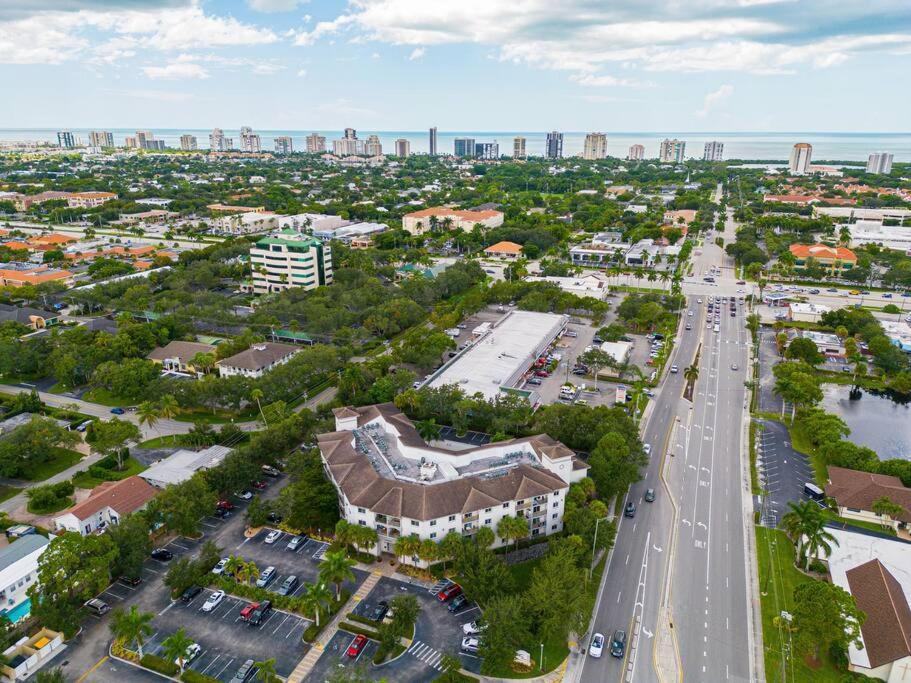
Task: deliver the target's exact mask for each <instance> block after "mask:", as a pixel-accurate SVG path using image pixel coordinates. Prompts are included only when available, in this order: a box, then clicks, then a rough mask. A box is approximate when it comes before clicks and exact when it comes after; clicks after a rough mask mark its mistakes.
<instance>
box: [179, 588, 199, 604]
mask: <svg viewBox="0 0 911 683" xmlns="http://www.w3.org/2000/svg"><path fill="white" fill-rule="evenodd" d="M201 592H202V586H190V587H189V588H187V589H186V590H185V591H184V592H183V593H181V595H180V599H181V601H183V602H193V598H195V597H196V596H197V595H199V594H200V593H201Z"/></svg>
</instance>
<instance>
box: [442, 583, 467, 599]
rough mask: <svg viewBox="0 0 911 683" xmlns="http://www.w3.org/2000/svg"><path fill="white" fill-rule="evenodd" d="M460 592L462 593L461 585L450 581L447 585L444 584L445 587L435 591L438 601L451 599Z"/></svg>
mask: <svg viewBox="0 0 911 683" xmlns="http://www.w3.org/2000/svg"><path fill="white" fill-rule="evenodd" d="M461 594H462V587H461V586H460V585H459V584H457V583H451V584H449V585H448V586H446V587H445V588H443V589H442V590H440V592H439V593H437V599H438V600H439V601H440V602H448V601H449V600H452V599H453V598H454V597H455V596H457V595H461Z"/></svg>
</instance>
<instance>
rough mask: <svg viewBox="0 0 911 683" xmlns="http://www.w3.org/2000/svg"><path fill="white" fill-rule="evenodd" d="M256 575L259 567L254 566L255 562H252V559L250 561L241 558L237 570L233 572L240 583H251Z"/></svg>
mask: <svg viewBox="0 0 911 683" xmlns="http://www.w3.org/2000/svg"><path fill="white" fill-rule="evenodd" d="M258 576H259V567H257V566H256V562H253V561H252V560H251V561H250V562H247V561H246V560H243V559H241V560H240V566H238V568H237V571H236V572H235V574H234V578H235V579H237V580H238V581H239V582H240V583H253V582H254V581H255V580H256V578H257V577H258Z"/></svg>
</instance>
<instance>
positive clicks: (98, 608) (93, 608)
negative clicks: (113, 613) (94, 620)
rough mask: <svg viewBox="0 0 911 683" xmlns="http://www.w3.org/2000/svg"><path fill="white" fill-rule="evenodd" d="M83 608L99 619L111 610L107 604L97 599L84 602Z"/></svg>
mask: <svg viewBox="0 0 911 683" xmlns="http://www.w3.org/2000/svg"><path fill="white" fill-rule="evenodd" d="M85 608H86V609H87V610H88V611H89V612H91V613H92V614H94V615H95V616H96V617H100V616H102V615H103V614H106V613H107V612H109V611H110V610H111V607H110V605H108V603H106V602H105V601H104V600H99V599H98V598H92V599H91V600H89V601H88V602H86V603H85Z"/></svg>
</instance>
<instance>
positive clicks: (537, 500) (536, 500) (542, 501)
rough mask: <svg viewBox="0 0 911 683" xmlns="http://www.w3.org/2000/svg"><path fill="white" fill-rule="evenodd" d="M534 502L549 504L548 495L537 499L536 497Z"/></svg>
mask: <svg viewBox="0 0 911 683" xmlns="http://www.w3.org/2000/svg"><path fill="white" fill-rule="evenodd" d="M534 501H535V502H536V503H546V502H547V496H546V495H544V496H535V497H534Z"/></svg>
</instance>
